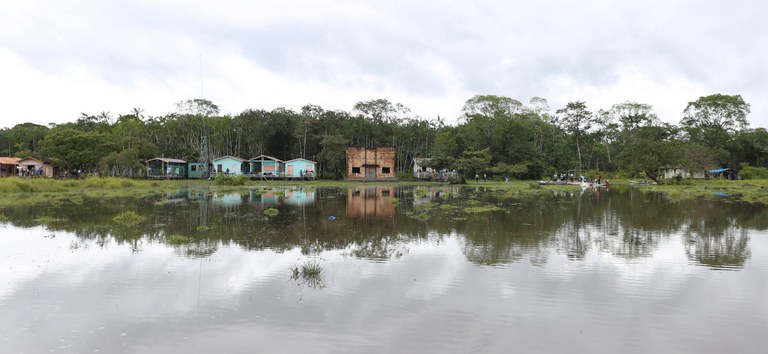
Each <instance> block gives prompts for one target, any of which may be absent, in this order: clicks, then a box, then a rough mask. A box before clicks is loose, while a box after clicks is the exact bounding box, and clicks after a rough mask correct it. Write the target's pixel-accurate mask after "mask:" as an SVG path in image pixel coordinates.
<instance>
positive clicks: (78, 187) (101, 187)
mask: <svg viewBox="0 0 768 354" xmlns="http://www.w3.org/2000/svg"><path fill="white" fill-rule="evenodd" d="M612 184H613V185H614V186H628V185H629V182H628V181H620V180H616V181H612ZM374 185H375V186H379V185H383V186H387V185H390V186H421V185H425V186H429V185H434V186H439V185H443V184H440V183H433V182H413V181H402V182H351V181H325V180H318V181H247V182H246V183H245V185H242V186H220V185H217V184H216V183H215V182H214V181H207V180H202V181H201V180H135V179H125V178H95V177H92V178H86V179H83V180H57V179H21V178H15V177H12V178H2V179H0V206H5V205H19V204H26V205H32V204H45V203H53V204H56V203H61V202H75V203H77V202H81V201H82V200H83V199H87V198H119V197H135V198H141V197H145V196H149V195H154V194H160V193H168V192H174V191H178V190H180V189H183V188H192V189H206V190H214V191H215V190H237V189H246V188H265V187H267V188H269V187H276V188H299V187H302V188H315V187H336V188H346V187H355V186H374ZM465 186H467V187H475V188H490V189H494V190H498V191H503V192H504V193H505V194H507V195H508V196H521V197H522V196H535V195H537V194H541V193H550V192H551V191H553V190H574V189H578V188H579V187H577V186H569V185H554V186H552V185H548V186H540V185H539V184H538V183H537V182H536V181H510V182H508V183H506V182H469V183H467V184H466V185H465ZM631 186H632V187H633V188H638V189H640V190H643V191H648V192H657V193H663V194H665V195H667V196H668V197H669V199H670V200H673V201H674V200H681V199H692V198H700V197H713V196H716V197H724V196H727V197H729V198H731V199H732V200H740V201H743V202H747V203H753V204H766V205H768V180H757V181H727V180H711V181H686V183H685V184H681V185H652V184H641V185H631Z"/></svg>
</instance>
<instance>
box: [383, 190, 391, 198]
mask: <svg viewBox="0 0 768 354" xmlns="http://www.w3.org/2000/svg"><path fill="white" fill-rule="evenodd" d="M389 195H390V192H389V189H384V190H382V191H381V196H382V197H389Z"/></svg>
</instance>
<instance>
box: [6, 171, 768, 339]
mask: <svg viewBox="0 0 768 354" xmlns="http://www.w3.org/2000/svg"><path fill="white" fill-rule="evenodd" d="M270 209H275V210H276V211H278V213H277V215H274V216H268V215H267V214H265V211H267V210H270ZM128 214H131V215H136V216H138V217H136V218H135V220H128V221H126V220H125V218H123V219H121V218H120V216H125V215H128ZM0 220H2V221H0V352H3V353H43V352H56V353H94V352H102V353H118V352H125V353H241V352H242V353H361V352H365V353H393V352H418V353H422V352H455V353H469V352H473V353H509V352H520V353H764V352H765V351H766V348H768V306H766V304H765V301H766V299H768V231H766V230H768V208H765V207H759V206H750V205H744V204H740V203H738V202H736V201H732V200H729V199H728V198H727V197H720V196H713V197H712V198H703V199H697V200H689V201H672V200H668V199H667V198H665V197H664V196H662V195H658V194H646V193H642V192H640V191H637V190H632V189H613V190H594V189H587V190H578V189H574V190H573V191H569V192H554V191H553V192H551V193H546V194H545V195H544V196H535V197H534V196H525V195H515V194H514V193H510V192H505V191H500V190H491V189H482V188H467V187H448V186H445V187H392V186H379V187H376V186H363V187H349V188H317V189H308V188H299V187H295V188H279V189H274V188H271V189H267V188H252V189H247V190H240V191H216V190H207V189H205V188H203V187H201V188H197V189H196V188H194V187H193V188H189V189H186V190H182V191H179V192H178V193H169V194H157V195H155V196H153V197H149V198H143V199H128V198H126V199H110V200H77V199H76V200H73V201H72V202H71V203H67V202H64V203H55V204H53V205H46V206H34V207H22V206H19V207H14V208H5V209H0ZM318 270H319V274H318V272H317V271H318ZM313 271H314V272H313Z"/></svg>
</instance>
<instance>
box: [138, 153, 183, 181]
mask: <svg viewBox="0 0 768 354" xmlns="http://www.w3.org/2000/svg"><path fill="white" fill-rule="evenodd" d="M147 177H149V178H186V177H187V162H186V161H184V160H181V159H171V158H167V157H156V158H154V159H149V160H147Z"/></svg>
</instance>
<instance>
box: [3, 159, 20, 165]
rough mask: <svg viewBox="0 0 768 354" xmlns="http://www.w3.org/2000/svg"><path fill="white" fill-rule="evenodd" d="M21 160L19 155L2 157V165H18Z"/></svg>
mask: <svg viewBox="0 0 768 354" xmlns="http://www.w3.org/2000/svg"><path fill="white" fill-rule="evenodd" d="M19 160H21V159H20V158H18V157H0V165H18V164H19Z"/></svg>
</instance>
